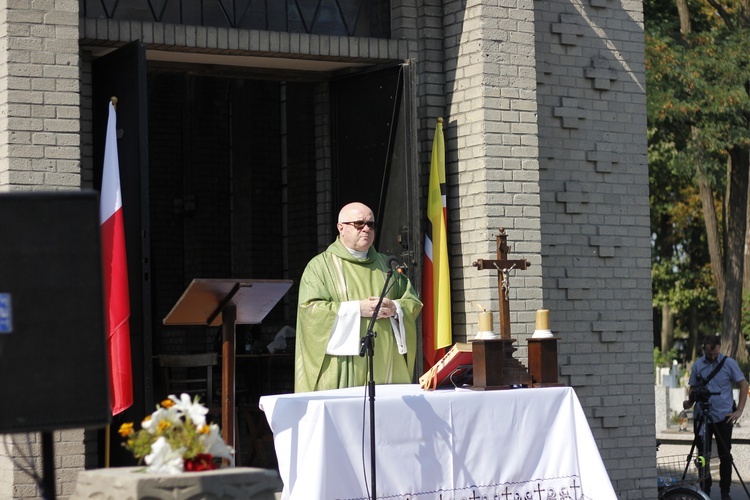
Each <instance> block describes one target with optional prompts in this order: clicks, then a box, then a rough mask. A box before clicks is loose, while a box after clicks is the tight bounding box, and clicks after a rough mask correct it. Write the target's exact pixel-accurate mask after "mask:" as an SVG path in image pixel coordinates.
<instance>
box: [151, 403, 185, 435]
mask: <svg viewBox="0 0 750 500" xmlns="http://www.w3.org/2000/svg"><path fill="white" fill-rule="evenodd" d="M164 420H166V421H168V422H169V423H170V424H172V425H180V415H179V414H178V413H177V411H176V410H174V409H172V408H162V407H159V408H157V410H156V411H155V412H153V413H152V414H151V418H147V419H145V420H144V421H143V422H141V427H143V428H144V429H146V430H147V431H149V432H150V433H151V434H154V433H155V432H156V431H157V430H158V429H159V424H160V423H161V422H162V421H164Z"/></svg>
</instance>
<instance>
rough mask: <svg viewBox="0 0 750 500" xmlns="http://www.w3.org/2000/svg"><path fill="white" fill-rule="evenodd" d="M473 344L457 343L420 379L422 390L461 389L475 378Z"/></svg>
mask: <svg viewBox="0 0 750 500" xmlns="http://www.w3.org/2000/svg"><path fill="white" fill-rule="evenodd" d="M473 357H474V356H473V354H472V348H471V344H470V343H468V342H456V343H455V344H453V346H452V347H451V348H450V349H449V350H448V352H447V353H445V356H443V357H442V358H440V360H439V361H438V362H437V363H435V364H434V365H433V366H432V367H431V368H430V369H429V370H427V371H426V372H425V373H424V375H422V376H421V377H419V385H420V387H422V389H437V388H439V387H460V386H462V385H464V384H471V383H472V381H473V378H474V371H473Z"/></svg>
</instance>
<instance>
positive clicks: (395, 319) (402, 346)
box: [388, 301, 406, 354]
mask: <svg viewBox="0 0 750 500" xmlns="http://www.w3.org/2000/svg"><path fill="white" fill-rule="evenodd" d="M393 303H394V304H396V314H395V315H394V316H392V317H390V318H388V319H390V320H391V328H392V329H393V335H394V336H395V337H396V345H397V346H398V353H399V354H406V327H405V326H404V322H403V321H399V318H403V317H404V310H403V309H401V304H399V303H398V302H396V301H393Z"/></svg>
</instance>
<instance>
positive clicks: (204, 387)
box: [159, 352, 219, 411]
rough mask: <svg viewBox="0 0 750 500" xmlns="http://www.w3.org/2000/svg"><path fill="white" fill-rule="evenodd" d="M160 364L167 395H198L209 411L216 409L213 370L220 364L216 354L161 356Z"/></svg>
mask: <svg viewBox="0 0 750 500" xmlns="http://www.w3.org/2000/svg"><path fill="white" fill-rule="evenodd" d="M159 363H160V364H161V368H162V375H163V377H164V387H165V388H166V390H167V394H174V395H176V396H179V395H180V394H182V393H183V392H184V393H187V394H190V395H191V396H195V395H198V396H199V397H200V400H201V402H202V403H203V404H204V405H205V406H206V408H208V409H209V411H213V410H215V409H216V405H215V404H214V388H213V383H214V379H213V370H214V367H215V366H216V365H218V364H219V356H218V355H217V354H216V353H215V352H207V353H201V354H161V355H159Z"/></svg>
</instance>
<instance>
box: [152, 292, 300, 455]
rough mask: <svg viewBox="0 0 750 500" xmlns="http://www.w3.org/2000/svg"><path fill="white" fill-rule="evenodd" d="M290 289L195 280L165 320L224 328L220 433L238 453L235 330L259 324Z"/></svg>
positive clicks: (172, 323) (167, 322)
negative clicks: (242, 326) (238, 326)
mask: <svg viewBox="0 0 750 500" xmlns="http://www.w3.org/2000/svg"><path fill="white" fill-rule="evenodd" d="M291 286H292V282H291V281H290V280H234V279H226V280H225V279H194V280H193V281H192V282H191V283H190V285H188V287H187V289H186V290H185V292H184V293H183V294H182V297H180V299H179V300H178V301H177V303H176V304H175V306H174V307H173V308H172V310H171V311H170V312H169V314H167V316H166V318H164V324H165V325H204V326H218V325H221V327H222V349H221V352H222V358H221V432H222V437H223V438H224V442H225V443H226V444H227V445H229V446H234V447H235V449H239V447H238V445H239V436H237V435H236V433H235V424H236V423H235V421H234V377H235V349H236V346H235V333H236V332H235V327H236V325H257V324H259V323H260V322H261V321H263V318H265V317H266V315H267V314H268V313H269V312H270V311H271V309H273V307H274V306H275V305H276V303H277V302H278V301H279V300H281V297H283V296H284V294H285V293H286V292H287V291H288V290H289V288H290V287H291Z"/></svg>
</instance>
